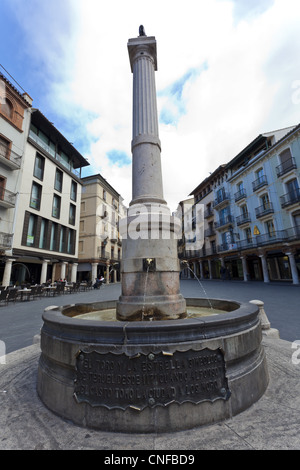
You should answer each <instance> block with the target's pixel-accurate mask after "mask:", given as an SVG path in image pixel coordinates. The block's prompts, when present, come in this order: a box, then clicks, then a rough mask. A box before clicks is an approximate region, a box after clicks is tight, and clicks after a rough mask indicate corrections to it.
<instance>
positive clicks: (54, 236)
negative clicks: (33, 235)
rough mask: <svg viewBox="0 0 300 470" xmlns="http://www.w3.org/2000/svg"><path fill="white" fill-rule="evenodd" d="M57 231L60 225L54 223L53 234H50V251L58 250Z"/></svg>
mask: <svg viewBox="0 0 300 470" xmlns="http://www.w3.org/2000/svg"><path fill="white" fill-rule="evenodd" d="M57 231H58V225H57V224H56V223H52V227H51V233H50V250H51V251H56V250H57V247H56V245H57Z"/></svg>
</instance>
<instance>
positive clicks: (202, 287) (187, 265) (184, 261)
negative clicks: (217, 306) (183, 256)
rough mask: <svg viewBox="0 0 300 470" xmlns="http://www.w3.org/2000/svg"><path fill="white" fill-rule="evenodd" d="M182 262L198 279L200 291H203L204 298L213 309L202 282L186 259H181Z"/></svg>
mask: <svg viewBox="0 0 300 470" xmlns="http://www.w3.org/2000/svg"><path fill="white" fill-rule="evenodd" d="M182 264H183V265H184V266H185V267H187V268H188V269H189V270H190V272H191V273H192V274H193V275H194V276H195V278H196V279H197V281H198V283H199V285H200V287H201V289H202V291H203V292H204V295H205V298H206V300H207V302H208V304H209V307H210V309H211V310H212V311H214V308H213V306H212V303H211V301H210V298H209V297H208V295H207V292H206V290H205V289H204V286H203V284H202V282H201V281H200V279H199V278H198V276H197V275H196V273H195V271H193V270H192V268H191V267H190V265H189V263H188V262H187V261H186V260H183V261H182Z"/></svg>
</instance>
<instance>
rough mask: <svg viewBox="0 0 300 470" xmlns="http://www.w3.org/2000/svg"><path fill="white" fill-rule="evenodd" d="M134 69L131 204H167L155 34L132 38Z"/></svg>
mask: <svg viewBox="0 0 300 470" xmlns="http://www.w3.org/2000/svg"><path fill="white" fill-rule="evenodd" d="M128 52H129V57H130V65H131V71H132V72H133V120H132V122H133V125H132V142H131V149H132V201H131V205H132V204H136V203H139V202H141V203H142V204H144V203H145V202H159V203H164V204H165V203H166V201H165V200H164V198H163V184H162V172H161V159H160V151H161V144H160V140H159V136H158V118H157V104H156V87H155V76H154V71H155V70H157V59H156V40H155V38H154V37H147V36H143V37H139V38H137V39H129V42H128Z"/></svg>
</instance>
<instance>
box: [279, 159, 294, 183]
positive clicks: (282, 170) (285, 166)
mask: <svg viewBox="0 0 300 470" xmlns="http://www.w3.org/2000/svg"><path fill="white" fill-rule="evenodd" d="M294 168H297V165H296V161H295V159H294V158H293V157H291V158H289V159H288V160H286V161H285V162H283V163H282V164H281V165H278V166H277V167H276V173H277V177H278V178H279V177H280V176H283V175H285V174H286V173H288V172H289V171H291V170H293V169H294Z"/></svg>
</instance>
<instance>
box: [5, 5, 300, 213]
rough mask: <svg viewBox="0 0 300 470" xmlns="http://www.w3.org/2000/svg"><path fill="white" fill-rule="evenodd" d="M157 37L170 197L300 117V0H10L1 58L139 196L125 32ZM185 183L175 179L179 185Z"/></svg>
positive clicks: (97, 162)
mask: <svg viewBox="0 0 300 470" xmlns="http://www.w3.org/2000/svg"><path fill="white" fill-rule="evenodd" d="M140 24H144V26H145V30H146V34H148V35H153V36H155V37H156V40H157V53H158V71H157V72H156V88H157V100H158V113H159V121H160V126H159V132H160V139H161V142H162V166H163V180H164V193H165V194H164V195H165V199H166V200H167V202H168V203H169V205H170V207H171V208H172V209H175V207H176V204H177V202H178V201H180V200H182V199H184V198H186V197H187V196H188V194H189V193H190V192H191V191H192V190H193V189H194V188H195V187H196V186H197V185H198V184H199V183H200V181H201V180H202V179H204V178H206V177H207V176H208V174H209V172H212V171H214V169H215V168H216V167H217V166H219V165H220V164H222V163H226V162H227V161H229V160H230V159H231V158H233V157H234V156H235V155H236V154H237V153H239V152H240V150H242V149H243V148H244V147H245V146H246V145H247V144H248V143H249V142H250V141H251V140H252V139H254V138H255V137H256V136H257V135H258V134H260V133H262V132H266V131H270V130H273V129H278V128H282V127H287V126H290V125H293V124H297V123H299V122H300V119H299V110H300V103H299V101H300V100H299V99H295V97H296V96H299V93H298V94H297V92H298V88H300V64H299V62H300V55H299V48H300V35H299V24H300V2H299V0H251V1H250V0H209V1H207V0H187V2H185V3H184V4H183V3H182V1H181V0H172V1H171V0H164V1H163V2H161V1H159V0H152V2H151V9H149V7H148V4H147V3H141V2H140V1H138V0H128V1H127V2H124V1H123V0H111V2H105V1H104V0H63V1H62V0H26V1H25V0H0V64H2V65H3V66H4V67H5V68H6V69H7V70H8V72H9V73H10V74H11V75H12V76H13V77H14V78H15V80H16V81H17V82H18V83H19V84H20V85H21V86H22V88H24V89H25V90H26V91H27V92H28V93H29V94H30V95H31V97H32V98H33V100H34V101H33V106H34V107H37V108H39V109H40V110H41V111H42V112H43V113H44V114H45V115H46V116H47V118H48V119H49V120H50V121H51V122H53V123H54V125H55V126H56V127H57V128H58V129H59V130H60V131H61V132H62V133H63V134H64V135H65V136H66V137H67V138H68V139H69V140H70V141H71V142H73V144H74V146H75V147H76V148H77V149H78V150H79V151H80V152H81V153H82V154H83V155H84V156H85V157H86V158H88V160H89V161H90V163H91V166H90V167H89V168H87V169H85V170H84V173H83V174H84V176H86V175H87V174H92V173H99V172H100V173H101V174H102V175H103V176H104V177H105V178H106V179H107V180H108V181H109V183H110V184H111V185H112V186H113V187H115V189H116V190H117V191H118V192H119V193H120V194H121V195H122V196H123V197H124V198H125V202H126V203H127V204H128V203H129V202H130V200H131V149H130V146H131V128H132V123H131V119H132V112H131V106H132V105H131V102H132V96H131V94H132V74H131V71H130V66H129V59H128V53H127V41H128V39H129V38H131V37H135V36H138V27H139V25H140ZM174 182H176V184H174Z"/></svg>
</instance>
